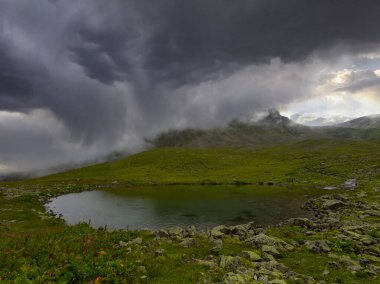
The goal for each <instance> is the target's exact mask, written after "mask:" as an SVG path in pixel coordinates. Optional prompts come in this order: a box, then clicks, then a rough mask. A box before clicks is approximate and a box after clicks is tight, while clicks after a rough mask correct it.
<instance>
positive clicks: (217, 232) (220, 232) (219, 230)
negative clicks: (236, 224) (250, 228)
mask: <svg viewBox="0 0 380 284" xmlns="http://www.w3.org/2000/svg"><path fill="white" fill-rule="evenodd" d="M226 230H227V227H226V226H223V225H220V226H216V227H214V228H212V230H211V236H212V237H214V238H220V237H222V236H224V233H225V232H226Z"/></svg>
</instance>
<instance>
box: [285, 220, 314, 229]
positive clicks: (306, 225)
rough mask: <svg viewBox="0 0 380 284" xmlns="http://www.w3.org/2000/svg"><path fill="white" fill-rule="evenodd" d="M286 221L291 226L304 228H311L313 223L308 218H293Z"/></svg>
mask: <svg viewBox="0 0 380 284" xmlns="http://www.w3.org/2000/svg"><path fill="white" fill-rule="evenodd" d="M286 223H287V224H289V225H291V226H300V227H304V228H309V227H311V225H312V222H311V221H310V220H309V219H307V218H292V219H289V220H288V221H287V222H286Z"/></svg>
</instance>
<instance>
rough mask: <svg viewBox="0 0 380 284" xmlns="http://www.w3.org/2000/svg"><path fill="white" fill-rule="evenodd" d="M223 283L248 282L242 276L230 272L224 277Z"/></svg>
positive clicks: (241, 283) (243, 283)
mask: <svg viewBox="0 0 380 284" xmlns="http://www.w3.org/2000/svg"><path fill="white" fill-rule="evenodd" d="M223 283H225V284H245V283H248V282H247V281H246V280H245V279H244V277H243V276H242V275H240V274H235V273H232V272H230V273H227V274H226V275H225V276H224V280H223Z"/></svg>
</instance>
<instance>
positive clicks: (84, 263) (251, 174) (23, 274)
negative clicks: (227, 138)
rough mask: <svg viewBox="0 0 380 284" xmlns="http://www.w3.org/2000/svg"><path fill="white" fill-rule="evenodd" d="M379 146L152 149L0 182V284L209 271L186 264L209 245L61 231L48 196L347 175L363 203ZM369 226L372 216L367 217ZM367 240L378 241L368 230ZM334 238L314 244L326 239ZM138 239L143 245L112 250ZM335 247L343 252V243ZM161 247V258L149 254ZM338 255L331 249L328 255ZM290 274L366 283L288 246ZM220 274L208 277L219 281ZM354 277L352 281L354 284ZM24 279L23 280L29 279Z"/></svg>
mask: <svg viewBox="0 0 380 284" xmlns="http://www.w3.org/2000/svg"><path fill="white" fill-rule="evenodd" d="M378 153H380V142H375V141H372V142H370V141H347V140H310V141H303V142H299V143H295V144H291V145H282V146H277V147H271V148H266V149H260V150H252V149H219V148H217V149H182V148H161V149H154V150H150V151H146V152H143V153H140V154H137V155H134V156H131V157H128V158H125V159H122V160H119V161H116V162H111V163H104V164H100V165H94V166H90V167H86V168H82V169H78V170H73V171H69V172H65V173H59V174H54V175H50V176H46V177H42V178H37V179H33V180H27V181H21V182H7V183H5V182H2V183H0V282H1V283H54V282H59V283H73V282H83V283H196V282H198V281H199V280H200V279H201V278H202V277H203V276H204V275H207V271H208V268H207V267H206V266H202V265H199V264H197V263H196V262H195V261H194V259H207V258H208V254H209V250H210V248H211V247H212V244H211V243H210V242H209V241H208V240H207V239H206V238H198V239H197V240H196V242H195V245H194V246H192V247H190V248H185V247H182V246H180V245H179V244H178V242H176V241H173V242H170V241H168V240H157V239H155V238H153V237H152V236H151V235H150V234H149V233H147V232H144V231H138V232H130V231H113V232H109V231H106V230H96V229H93V228H91V227H89V226H88V225H86V224H80V225H77V226H72V227H68V226H66V225H65V224H64V222H63V221H62V220H60V219H57V218H53V217H51V216H49V215H48V214H47V213H46V212H45V209H44V207H43V202H44V201H45V200H47V199H48V198H50V197H53V196H57V195H60V194H64V193H69V192H78V191H83V190H91V189H95V188H99V187H105V188H106V187H110V186H115V187H120V188H123V187H125V186H133V185H155V184H159V185H165V184H166V185H168V184H197V185H200V184H208V185H212V184H236V185H239V184H246V183H248V184H258V183H267V182H273V183H276V184H284V185H285V184H291V185H294V186H308V187H321V186H327V185H341V184H342V183H343V182H344V181H345V180H346V179H348V178H356V179H358V180H359V182H360V186H361V189H362V190H365V191H367V192H369V194H368V196H367V197H366V199H365V200H367V201H373V200H377V198H378V197H377V195H374V194H373V193H372V189H373V188H374V187H379V186H380V156H379V155H378ZM372 221H373V220H372ZM269 233H270V234H271V235H274V236H279V237H281V238H283V239H284V240H287V241H289V242H290V241H292V240H299V239H303V238H306V237H305V234H304V233H305V231H304V230H303V229H301V228H298V227H283V228H277V227H274V228H272V229H270V230H269ZM372 234H373V236H375V237H378V233H377V232H376V231H374V232H372ZM333 235H334V232H330V233H327V234H324V235H316V236H315V235H314V236H313V238H320V239H332V237H333ZM137 237H141V238H142V239H143V245H141V246H132V247H130V249H129V248H128V247H118V246H117V245H118V244H119V242H120V241H123V242H127V241H129V240H131V239H134V238H137ZM336 247H337V248H339V249H341V250H342V251H344V250H346V252H347V253H350V246H349V244H342V243H337V244H336ZM158 249H163V250H164V251H165V252H164V254H163V255H157V253H156V251H157V250H158ZM245 249H252V248H250V247H249V245H247V244H244V243H241V242H240V241H238V240H236V239H226V240H225V245H224V247H223V249H222V251H221V253H223V254H225V255H239V254H240V253H241V251H242V250H245ZM337 252H339V251H337ZM282 261H283V262H284V263H285V264H286V265H287V266H289V267H290V268H292V269H294V270H295V271H297V272H299V273H302V274H307V275H311V276H314V277H316V279H321V280H322V279H323V280H325V281H326V282H327V283H331V282H336V283H354V282H355V281H357V282H359V283H371V281H372V280H371V279H372V278H366V276H365V275H362V277H364V278H360V279H359V278H358V276H353V275H351V274H350V273H349V272H347V271H343V270H339V269H336V270H334V269H330V273H329V274H328V275H326V276H321V273H323V271H324V270H325V268H326V263H327V261H328V258H327V257H326V256H322V255H319V256H317V257H316V255H315V254H311V253H309V252H306V251H303V250H301V249H297V250H295V251H293V252H289V253H288V254H286V255H284V258H283V260H282ZM224 273H226V271H224V270H223V269H220V270H217V271H216V272H215V273H214V274H212V275H211V276H210V277H211V280H212V281H220V280H221V279H222V278H223V275H224ZM358 279H359V280H358ZM31 281H32V282H31Z"/></svg>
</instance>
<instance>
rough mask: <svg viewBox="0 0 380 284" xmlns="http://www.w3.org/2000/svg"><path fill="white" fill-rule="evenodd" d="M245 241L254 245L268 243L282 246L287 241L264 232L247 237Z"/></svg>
mask: <svg viewBox="0 0 380 284" xmlns="http://www.w3.org/2000/svg"><path fill="white" fill-rule="evenodd" d="M245 242H247V243H251V244H253V245H256V246H262V245H268V246H281V247H284V246H286V245H287V243H286V242H284V241H283V240H281V239H280V238H276V237H270V236H267V235H265V234H264V233H260V234H258V235H256V236H253V237H251V238H248V239H247V240H245Z"/></svg>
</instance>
